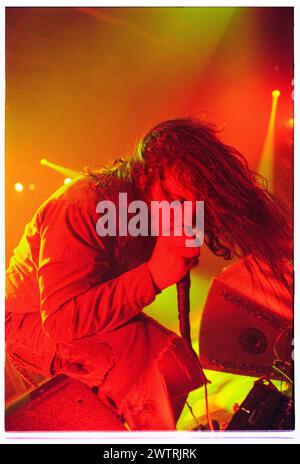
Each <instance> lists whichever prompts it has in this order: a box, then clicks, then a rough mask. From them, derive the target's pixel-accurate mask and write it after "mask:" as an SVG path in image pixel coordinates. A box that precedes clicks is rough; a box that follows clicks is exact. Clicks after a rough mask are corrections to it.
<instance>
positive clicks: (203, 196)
mask: <svg viewBox="0 0 300 464" xmlns="http://www.w3.org/2000/svg"><path fill="white" fill-rule="evenodd" d="M217 132H218V131H217V129H216V128H214V127H213V126H212V125H210V124H207V123H206V122H202V121H200V120H198V119H194V118H178V119H171V120H167V121H163V122H161V123H160V124H158V125H156V126H155V127H153V128H152V129H151V130H150V131H149V132H148V133H147V134H146V135H145V136H144V137H143V138H142V140H141V141H140V142H139V143H138V145H137V147H136V149H135V150H134V152H133V153H132V155H131V156H129V157H128V158H127V159H125V160H117V161H116V162H115V164H114V165H113V166H111V167H107V168H105V169H104V170H101V171H100V172H99V173H96V174H95V173H94V174H92V175H94V176H95V177H96V178H97V179H98V181H100V182H101V180H100V179H102V182H104V183H105V182H108V183H110V182H111V181H113V179H116V178H117V179H123V180H125V179H128V180H130V181H131V182H134V183H136V184H138V181H139V178H140V176H141V175H145V174H146V176H147V179H148V183H149V185H150V184H151V182H152V180H153V179H154V178H156V177H157V176H159V177H160V178H161V179H163V178H164V175H165V173H167V172H168V170H170V169H172V172H174V170H175V172H176V173H177V175H178V178H179V179H180V182H181V183H182V185H185V186H188V188H189V189H190V190H192V191H193V192H194V193H195V196H196V198H197V199H199V200H204V202H205V243H206V244H207V246H208V247H209V248H210V250H211V251H212V252H213V253H214V254H215V255H217V256H221V257H223V258H224V259H226V260H228V259H231V258H233V257H234V256H237V257H241V258H245V257H248V256H251V257H253V258H254V260H255V262H256V263H257V264H258V265H259V267H260V268H261V269H262V270H263V267H262V266H261V264H263V265H267V267H268V269H269V271H271V272H272V274H273V275H274V277H275V279H276V281H277V282H278V283H283V284H285V285H286V286H288V287H290V276H291V270H292V256H293V251H292V250H293V247H292V227H291V220H290V218H289V217H288V216H287V215H286V212H285V209H284V208H283V207H282V205H281V203H280V202H279V201H278V199H276V198H275V197H274V195H273V194H272V193H271V192H270V191H269V190H268V187H267V183H266V181H265V179H264V178H263V177H262V176H260V175H259V174H257V173H256V172H253V171H252V170H250V169H249V166H248V164H247V162H246V160H245V158H244V157H243V156H242V155H241V154H240V153H239V152H238V150H236V149H235V148H233V147H231V146H228V145H226V144H224V143H223V142H222V141H221V140H220V139H219V138H218V136H217ZM99 175H100V177H99ZM263 272H264V270H263Z"/></svg>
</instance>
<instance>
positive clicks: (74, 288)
mask: <svg viewBox="0 0 300 464" xmlns="http://www.w3.org/2000/svg"><path fill="white" fill-rule="evenodd" d="M95 208H96V205H95ZM39 228H40V239H41V242H40V254H39V264H38V269H37V277H38V282H39V288H40V297H41V315H42V322H43V327H44V329H45V331H46V333H47V334H48V335H49V336H50V337H52V338H54V339H56V340H57V341H67V340H68V341H70V340H74V339H78V338H81V337H85V336H89V335H92V334H94V333H96V332H98V331H108V330H112V329H114V328H115V327H117V326H119V325H122V324H124V323H126V322H127V321H128V320H129V319H131V318H133V317H134V316H135V315H137V314H138V313H139V312H140V311H141V310H142V309H143V308H144V307H145V306H147V305H148V304H150V303H151V302H152V301H153V300H154V299H155V289H154V286H153V282H152V279H151V275H150V272H149V269H148V265H147V264H146V263H145V264H141V265H140V266H138V267H136V268H134V269H132V270H130V271H128V272H125V273H124V274H122V275H120V276H119V277H116V278H113V279H111V280H107V281H105V280H106V279H105V274H106V273H107V271H108V270H109V268H110V260H109V252H108V250H107V248H106V247H107V244H106V245H105V244H104V242H105V240H106V239H103V240H100V237H98V236H97V233H96V229H95V218H94V216H93V215H92V214H90V212H88V211H85V210H84V209H80V207H78V206H77V205H76V204H68V203H67V202H65V201H64V200H63V199H59V200H53V201H50V203H49V204H48V205H47V206H46V208H45V210H44V212H43V214H42V217H41V218H40V227H39Z"/></svg>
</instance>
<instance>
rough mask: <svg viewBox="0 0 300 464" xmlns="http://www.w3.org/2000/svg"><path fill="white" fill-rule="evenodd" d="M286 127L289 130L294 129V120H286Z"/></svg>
mask: <svg viewBox="0 0 300 464" xmlns="http://www.w3.org/2000/svg"><path fill="white" fill-rule="evenodd" d="M286 125H287V127H289V128H290V129H293V127H294V118H290V119H288V120H287V123H286Z"/></svg>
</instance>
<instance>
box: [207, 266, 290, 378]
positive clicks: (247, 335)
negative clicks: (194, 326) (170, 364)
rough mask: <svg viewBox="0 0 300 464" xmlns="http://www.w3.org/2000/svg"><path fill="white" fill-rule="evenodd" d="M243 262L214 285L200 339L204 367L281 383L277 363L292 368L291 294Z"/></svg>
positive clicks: (269, 276) (231, 268) (232, 268)
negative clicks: (276, 368)
mask: <svg viewBox="0 0 300 464" xmlns="http://www.w3.org/2000/svg"><path fill="white" fill-rule="evenodd" d="M247 262H248V263H249V260H248V261H247V260H242V261H239V262H238V263H235V264H233V265H231V266H229V267H228V268H227V269H225V270H224V271H223V272H222V273H221V274H220V275H219V276H218V277H215V278H214V279H213V280H212V283H211V286H210V290H209V293H208V296H207V300H206V304H205V307H204V311H203V315H202V320H201V326H200V337H199V351H200V360H201V363H202V365H203V367H204V368H206V369H211V370H216V371H223V372H230V373H234V374H242V375H249V376H254V377H261V376H265V375H266V376H269V377H271V378H280V377H278V373H277V374H276V372H275V371H274V369H273V367H272V365H273V363H274V361H275V360H276V359H277V360H278V359H279V360H281V361H283V362H285V363H286V364H287V365H290V366H291V365H292V348H293V347H292V343H293V342H292V340H293V291H292V282H291V288H290V291H288V290H286V289H285V288H284V287H283V286H282V285H278V283H276V282H275V279H274V278H272V275H271V274H269V275H268V278H265V277H264V275H263V273H262V272H261V269H260V266H257V265H255V264H254V263H252V265H253V272H254V274H253V273H251V272H249V269H248V266H247V265H246V264H247Z"/></svg>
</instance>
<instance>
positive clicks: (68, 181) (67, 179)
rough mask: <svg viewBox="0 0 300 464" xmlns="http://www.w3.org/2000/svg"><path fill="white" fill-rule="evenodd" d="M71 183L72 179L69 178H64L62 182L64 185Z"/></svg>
mask: <svg viewBox="0 0 300 464" xmlns="http://www.w3.org/2000/svg"><path fill="white" fill-rule="evenodd" d="M71 182H72V179H71V178H70V177H66V178H65V180H64V184H70V183H71Z"/></svg>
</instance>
